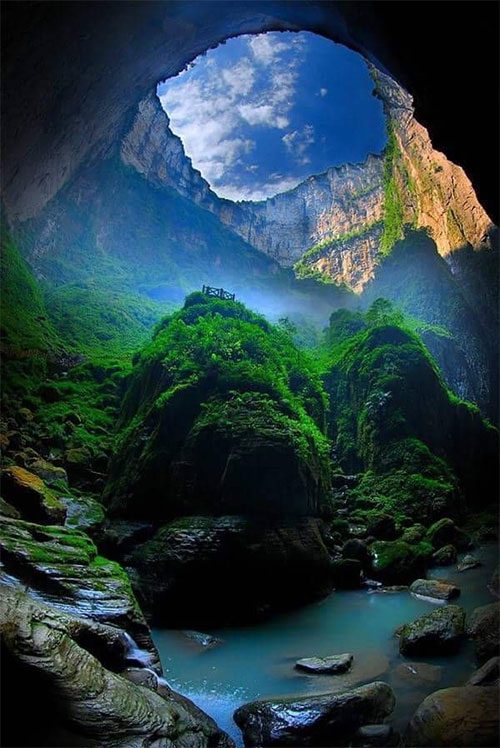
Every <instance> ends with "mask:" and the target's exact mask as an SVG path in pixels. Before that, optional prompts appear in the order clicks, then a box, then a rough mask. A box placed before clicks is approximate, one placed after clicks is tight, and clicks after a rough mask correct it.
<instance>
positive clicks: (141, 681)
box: [120, 667, 158, 691]
mask: <svg viewBox="0 0 500 748" xmlns="http://www.w3.org/2000/svg"><path fill="white" fill-rule="evenodd" d="M120 675H121V676H122V678H126V679H127V680H129V681H130V682H131V683H135V684H136V685H137V686H144V688H149V689H150V690H151V691H157V690H158V674H157V673H155V671H154V670H151V668H148V667H129V668H127V669H126V670H123V671H122V672H121V673H120Z"/></svg>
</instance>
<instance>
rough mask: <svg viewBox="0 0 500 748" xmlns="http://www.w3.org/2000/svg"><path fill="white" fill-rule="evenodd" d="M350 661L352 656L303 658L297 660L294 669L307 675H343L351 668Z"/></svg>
mask: <svg viewBox="0 0 500 748" xmlns="http://www.w3.org/2000/svg"><path fill="white" fill-rule="evenodd" d="M352 660H353V656H352V654H340V655H330V656H328V657H304V658H303V659H301V660H297V662H296V663H295V667H296V668H297V670H305V671H306V672H308V673H345V672H346V671H347V670H349V668H350V667H351V664H352Z"/></svg>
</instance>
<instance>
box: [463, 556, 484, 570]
mask: <svg viewBox="0 0 500 748" xmlns="http://www.w3.org/2000/svg"><path fill="white" fill-rule="evenodd" d="M478 566H482V563H481V561H480V560H479V559H478V558H475V556H471V555H470V554H468V555H467V556H464V558H463V559H462V561H460V563H459V564H458V565H457V571H460V572H462V571H469V569H477V567H478Z"/></svg>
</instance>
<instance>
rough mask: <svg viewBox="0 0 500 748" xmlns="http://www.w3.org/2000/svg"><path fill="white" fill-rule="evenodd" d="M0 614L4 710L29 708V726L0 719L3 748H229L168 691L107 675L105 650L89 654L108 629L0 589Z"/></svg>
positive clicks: (211, 725)
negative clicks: (8, 746)
mask: <svg viewBox="0 0 500 748" xmlns="http://www.w3.org/2000/svg"><path fill="white" fill-rule="evenodd" d="M0 607H1V611H0V612H1V615H0V631H1V633H2V644H3V649H2V654H3V656H2V677H4V678H5V679H6V680H5V682H6V683H8V684H9V692H8V694H7V697H6V698H7V699H8V706H9V707H13V706H14V705H15V704H16V703H19V700H20V699H22V698H25V699H27V700H28V703H29V704H30V705H31V706H30V719H29V720H20V719H19V717H18V714H19V712H18V710H16V709H15V708H10V709H9V710H8V713H6V712H5V711H4V712H3V715H2V716H3V723H4V724H3V725H2V728H3V730H4V735H5V736H6V738H7V740H8V741H9V742H10V740H9V738H15V740H16V744H21V745H27V744H29V745H35V744H36V745H54V744H56V745H68V744H69V745H89V746H100V747H101V748H146V746H160V745H161V746H163V745H165V746H166V745H168V746H171V748H176V747H177V746H178V748H181V746H184V747H185V746H186V745H191V746H197V748H208V746H210V747H211V748H212V747H213V748H231V747H232V746H233V742H232V740H231V739H230V738H229V737H228V736H227V735H226V734H225V733H223V732H222V731H220V730H219V729H218V727H217V725H216V724H215V722H214V721H213V720H212V719H210V718H209V717H208V716H207V715H205V714H203V712H201V710H199V709H196V707H195V708H194V709H188V708H186V706H185V703H184V700H183V699H182V697H179V698H174V697H173V696H172V692H169V693H168V695H167V697H166V698H164V697H163V696H162V695H160V693H159V692H158V693H157V692H155V690H153V689H151V688H149V687H148V686H147V685H146V684H145V682H143V684H142V685H137V684H136V683H135V682H133V679H132V678H130V677H128V678H126V677H121V676H120V675H117V674H116V673H115V672H113V671H112V670H110V669H109V668H108V667H107V666H106V664H105V663H103V662H102V661H101V659H100V657H101V654H102V652H103V651H104V652H106V647H104V648H103V647H102V646H101V647H96V642H99V641H101V640H104V642H105V643H106V641H107V640H106V637H107V636H110V637H113V636H115V634H114V632H113V629H112V628H111V627H105V626H102V625H99V624H95V623H89V622H82V621H81V620H79V619H77V618H74V617H72V616H70V615H68V614H66V613H63V612H60V611H55V610H54V609H53V608H51V607H47V606H44V605H42V604H40V603H39V602H35V601H34V600H33V599H32V598H31V597H29V596H28V595H27V594H25V593H24V592H20V591H16V590H13V589H9V588H5V589H4V588H3V589H2V595H1V596H0ZM111 641H112V639H111ZM144 685H146V687H144ZM34 715H36V719H34ZM19 740H20V741H21V742H18V741H19Z"/></svg>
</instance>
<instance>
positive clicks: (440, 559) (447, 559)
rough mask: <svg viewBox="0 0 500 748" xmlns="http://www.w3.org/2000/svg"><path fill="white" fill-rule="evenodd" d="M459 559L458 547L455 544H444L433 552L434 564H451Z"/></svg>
mask: <svg viewBox="0 0 500 748" xmlns="http://www.w3.org/2000/svg"><path fill="white" fill-rule="evenodd" d="M456 560H457V549H456V548H455V546H454V545H450V544H449V545H443V547H442V548H439V549H438V550H437V551H436V552H435V553H433V554H432V564H433V565H434V566H451V564H454V563H455V562H456Z"/></svg>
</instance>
